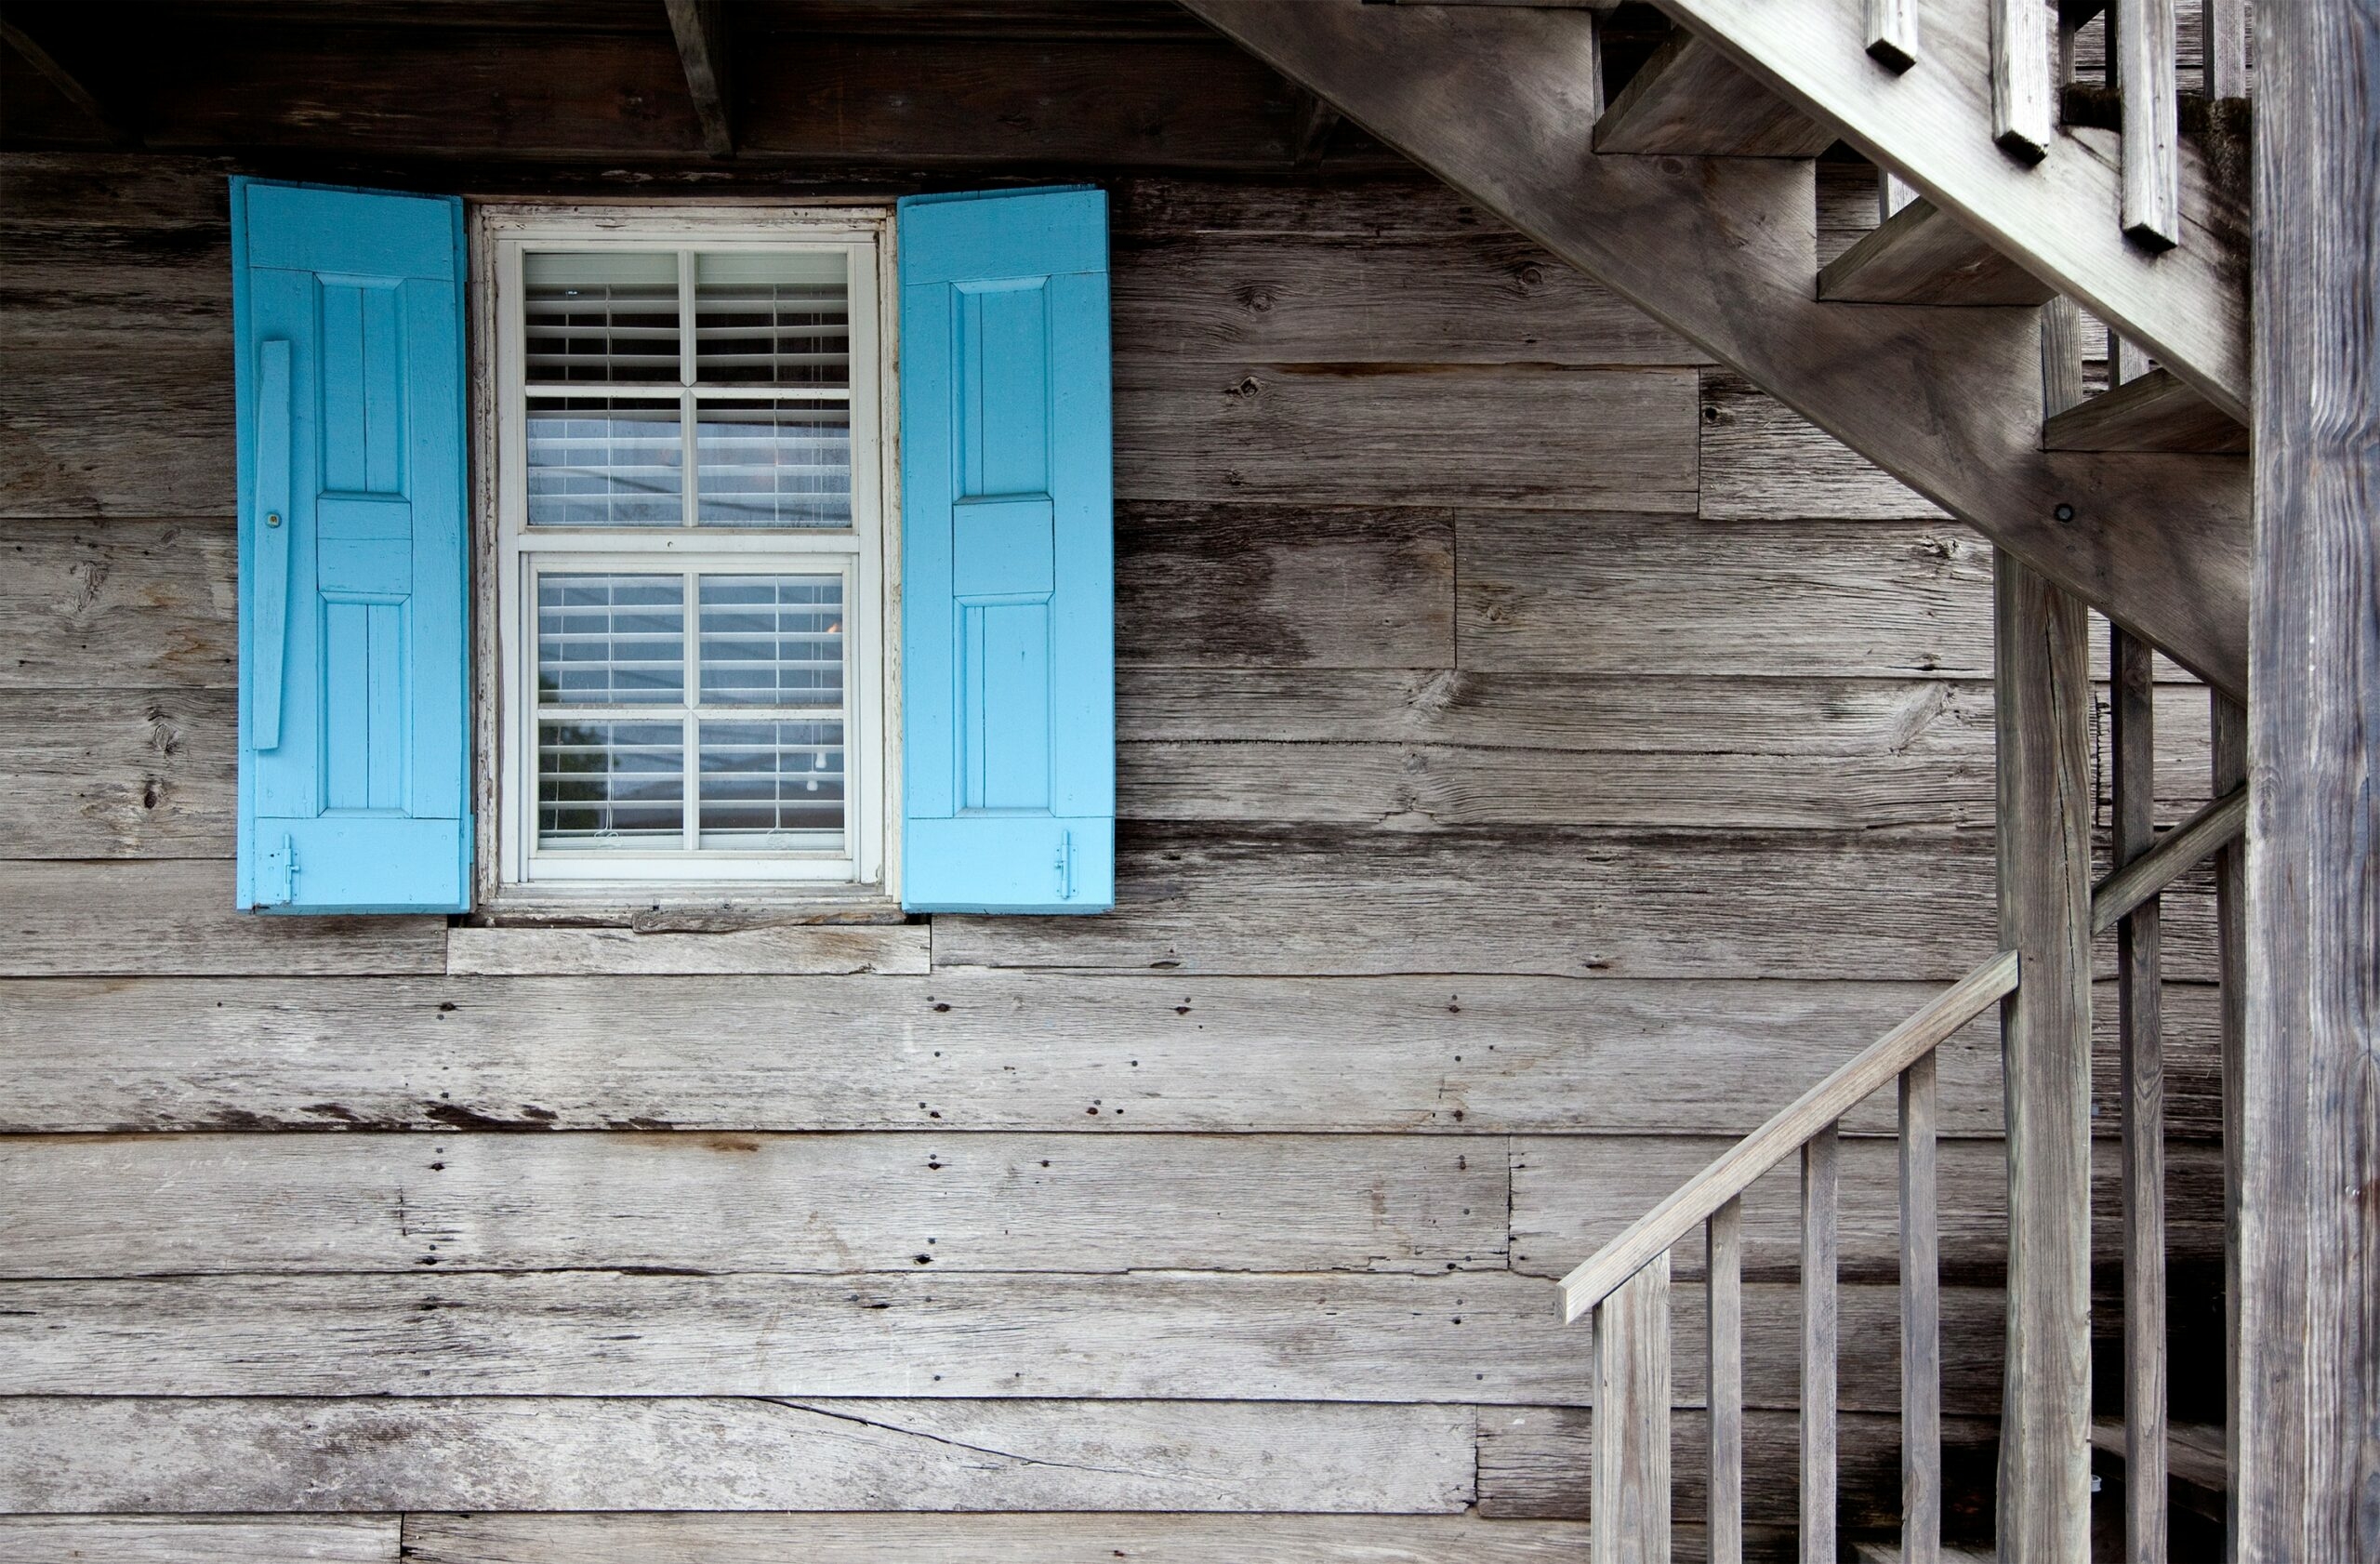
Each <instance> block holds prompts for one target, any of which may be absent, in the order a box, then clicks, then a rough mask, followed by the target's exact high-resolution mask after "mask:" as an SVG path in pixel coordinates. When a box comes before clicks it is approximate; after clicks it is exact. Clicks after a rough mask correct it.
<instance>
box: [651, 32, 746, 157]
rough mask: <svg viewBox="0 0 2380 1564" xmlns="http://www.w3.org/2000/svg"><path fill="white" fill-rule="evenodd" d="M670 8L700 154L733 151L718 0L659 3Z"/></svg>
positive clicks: (721, 153) (725, 155)
mask: <svg viewBox="0 0 2380 1564" xmlns="http://www.w3.org/2000/svg"><path fill="white" fill-rule="evenodd" d="M662 4H663V5H665V6H667V7H668V8H669V31H670V32H671V33H675V34H677V38H678V62H679V64H681V65H682V66H683V67H685V72H686V91H687V93H688V95H689V96H691V97H692V98H693V99H694V114H695V117H696V118H698V119H700V120H701V121H702V126H703V151H705V152H708V153H710V155H711V156H713V157H730V156H733V155H734V152H735V126H734V122H733V121H732V120H731V119H730V118H729V117H728V113H727V101H728V99H727V91H728V88H727V48H726V34H727V24H726V19H725V16H724V15H723V12H724V7H723V6H722V5H721V0H662Z"/></svg>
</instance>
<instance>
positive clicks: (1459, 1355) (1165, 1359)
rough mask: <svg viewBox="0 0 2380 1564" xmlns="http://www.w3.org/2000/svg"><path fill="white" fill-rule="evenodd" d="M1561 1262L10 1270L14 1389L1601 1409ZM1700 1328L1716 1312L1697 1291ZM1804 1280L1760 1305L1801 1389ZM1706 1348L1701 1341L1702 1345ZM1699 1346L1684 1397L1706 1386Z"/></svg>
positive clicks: (1956, 1400) (1776, 1378) (1782, 1370)
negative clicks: (676, 1270) (1359, 1273)
mask: <svg viewBox="0 0 2380 1564" xmlns="http://www.w3.org/2000/svg"><path fill="white" fill-rule="evenodd" d="M1549 1292H1550V1289H1549V1288H1548V1286H1547V1284H1546V1283H1545V1282H1543V1281H1541V1280H1539V1279H1535V1278H1529V1277H1516V1276H1512V1275H1508V1274H1505V1273H1502V1272H1491V1273H1487V1274H1474V1275H1469V1276H1451V1275H1441V1276H1436V1277H1341V1276H1314V1275H1308V1276H1186V1275H1182V1274H1179V1273H1174V1274H1168V1275H1153V1274H1148V1273H1141V1274H1137V1275H1132V1276H1116V1277H1082V1276H1051V1275H1035V1276H1018V1275H1005V1276H980V1275H979V1276H960V1275H952V1276H923V1275H920V1276H913V1277H912V1276H893V1277H883V1276H866V1275H858V1276H841V1277H814V1278H813V1277H787V1276H769V1277H755V1276H734V1277H721V1276H711V1277H680V1276H620V1275H615V1274H608V1273H604V1272H601V1271H564V1272H560V1273H554V1274H545V1275H528V1276H492V1275H471V1274H462V1275H452V1276H449V1275H437V1276H431V1275H428V1274H422V1273H417V1274H413V1275H407V1276H396V1277H390V1276H377V1277H376V1276H354V1275H349V1276H311V1277H277V1278H258V1277H203V1278H200V1277H184V1278H178V1279H159V1280H152V1281H89V1280H81V1281H11V1282H0V1345H5V1346H6V1351H5V1352H0V1393H5V1394H6V1395H8V1396H12V1397H14V1396H27V1395H34V1396H38V1395H70V1394H71V1395H82V1396H252V1395H273V1396H292V1395H294V1396H407V1397H423V1396H429V1397H448V1396H564V1395H571V1396H707V1397H809V1396H887V1397H891V1396H908V1397H918V1398H949V1397H995V1398H1010V1397H1047V1398H1083V1399H1098V1400H1115V1399H1146V1398H1157V1399H1182V1400H1228V1401H1275V1402H1293V1401H1308V1402H1328V1401H1353V1402H1366V1403H1421V1402H1436V1403H1449V1404H1464V1403H1474V1402H1475V1403H1502V1404H1525V1405H1533V1404H1543V1403H1566V1404H1582V1403H1584V1402H1586V1401H1587V1400H1589V1399H1590V1398H1591V1386H1590V1381H1589V1376H1588V1373H1587V1366H1586V1365H1585V1364H1583V1363H1581V1362H1580V1361H1579V1359H1580V1353H1579V1352H1578V1351H1577V1350H1576V1344H1577V1336H1578V1332H1576V1331H1575V1330H1570V1329H1567V1328H1566V1327H1564V1326H1563V1325H1562V1324H1561V1323H1560V1322H1559V1320H1558V1319H1557V1317H1556V1316H1555V1314H1554V1310H1553V1309H1552V1308H1551V1307H1549V1306H1548V1301H1549ZM1674 1303H1675V1319H1676V1324H1677V1329H1678V1331H1679V1332H1681V1333H1682V1339H1686V1340H1692V1339H1695V1338H1697V1337H1699V1334H1700V1333H1701V1331H1702V1326H1701V1323H1700V1321H1701V1320H1702V1319H1703V1316H1704V1308H1705V1305H1704V1299H1703V1292H1702V1289H1701V1287H1700V1286H1699V1284H1697V1285H1691V1286H1681V1287H1680V1288H1679V1289H1678V1290H1677V1293H1676V1296H1675V1300H1674ZM1799 1307H1800V1306H1799V1303H1798V1297H1797V1294H1796V1293H1795V1292H1794V1290H1793V1288H1792V1286H1790V1285H1784V1284H1778V1283H1774V1282H1770V1283H1760V1284H1754V1285H1753V1286H1752V1288H1751V1289H1750V1292H1749V1294H1748V1296H1747V1298H1746V1301H1745V1317H1746V1319H1747V1321H1748V1323H1747V1327H1746V1334H1745V1342H1744V1353H1745V1374H1746V1378H1745V1387H1746V1388H1745V1393H1746V1395H1747V1397H1748V1398H1750V1402H1751V1404H1752V1405H1753V1406H1756V1407H1772V1408H1778V1409H1790V1408H1791V1407H1792V1404H1793V1399H1794V1396H1795V1393H1796V1391H1795V1386H1796V1383H1797V1382H1796V1379H1795V1373H1796V1368H1795V1365H1796V1333H1797V1331H1798V1323H1797V1321H1798V1319H1799V1314H1798V1310H1799ZM1844 1310H1845V1316H1844V1317H1845V1322H1846V1325H1847V1326H1848V1327H1850V1329H1849V1330H1847V1331H1846V1335H1853V1336H1856V1337H1857V1339H1856V1340H1853V1341H1851V1342H1850V1343H1849V1344H1848V1345H1847V1346H1846V1350H1845V1359H1844V1364H1843V1371H1842V1384H1843V1394H1844V1397H1845V1404H1846V1405H1849V1406H1853V1407H1857V1408H1860V1409H1864V1410H1867V1411H1871V1412H1888V1411H1891V1410H1892V1409H1893V1408H1894V1407H1895V1406H1896V1405H1897V1395H1898V1391H1897V1385H1898V1381H1897V1356H1896V1354H1897V1350H1898V1347H1897V1340H1898V1337H1897V1325H1896V1323H1895V1321H1896V1320H1897V1311H1898V1304H1897V1294H1896V1293H1895V1292H1894V1290H1893V1289H1891V1288H1890V1287H1853V1288H1850V1289H1849V1290H1847V1291H1846V1292H1845V1298H1844ZM2001 1329H2002V1325H2001V1314H2000V1304H1999V1293H1998V1292H1996V1291H1994V1290H1989V1289H1970V1288H1953V1289H1951V1290H1950V1293H1949V1295H1948V1297H1947V1299H1946V1303H1945V1313H1944V1330H1945V1332H1946V1335H1947V1337H1948V1339H1949V1341H1950V1344H1951V1348H1952V1353H1951V1356H1952V1359H1953V1367H1952V1370H1951V1372H1950V1377H1949V1383H1948V1386H1947V1394H1948V1395H1949V1397H1950V1402H1951V1405H1952V1406H1953V1407H1954V1408H1955V1409H1958V1410H1964V1411H1966V1412H1990V1410H1991V1409H1992V1408H1993V1407H1994V1406H1996V1405H1997V1398H1998V1396H1999V1381H1998V1372H1997V1368H1996V1364H1997V1360H1998V1355H1997V1354H1996V1353H1995V1352H1994V1351H1993V1350H1992V1345H1993V1343H1994V1342H1995V1341H1996V1340H1997V1339H1998V1336H1999V1333H2000V1331H2001ZM1680 1357H1681V1360H1683V1359H1684V1358H1685V1357H1686V1355H1685V1354H1681V1355H1680ZM1702 1391H1703V1380H1702V1371H1701V1368H1700V1366H1699V1364H1697V1365H1694V1366H1692V1367H1690V1368H1686V1369H1684V1372H1681V1373H1680V1375H1679V1377H1678V1381H1677V1389H1676V1394H1677V1396H1678V1398H1680V1401H1681V1403H1682V1404H1697V1403H1699V1401H1700V1399H1701V1397H1702Z"/></svg>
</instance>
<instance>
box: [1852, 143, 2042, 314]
mask: <svg viewBox="0 0 2380 1564" xmlns="http://www.w3.org/2000/svg"><path fill="white" fill-rule="evenodd" d="M1891 177H1892V176H1890V175H1886V176H1885V178H1886V179H1890V178H1891ZM1904 188H1906V187H1904ZM1818 297H1819V298H1824V299H1829V300H1832V301H1834V302H1838V303H1845V304H1957V305H2030V304H2045V303H2047V302H2048V301H2049V300H2050V298H2052V290H2051V289H2050V288H2049V287H2047V286H2046V285H2043V283H2042V281H2041V280H2040V279H2039V278H2037V277H2035V276H2034V275H2033V274H2032V273H2031V272H2028V271H2026V270H2025V269H2024V268H2023V267H2021V266H2019V265H2017V264H2016V262H2015V261H2013V260H2010V259H2009V258H2007V257H2006V256H2004V255H2002V254H2001V253H2000V252H1999V251H1998V250H1995V249H1993V248H1992V247H1991V246H1990V245H1987V244H1985V243H1984V242H1983V241H1982V240H1980V239H1978V238H1977V237H1976V236H1975V234H1974V233H1973V232H1971V231H1970V230H1968V229H1967V227H1966V226H1965V225H1964V224H1963V223H1961V222H1960V221H1959V219H1956V218H1954V217H1951V216H1950V214H1949V213H1947V212H1945V211H1943V210H1942V209H1941V208H1940V207H1938V206H1937V205H1934V203H1932V202H1931V201H1927V200H1925V199H1924V197H1922V196H1921V197H1919V198H1917V199H1915V200H1912V201H1911V202H1909V203H1908V204H1907V205H1903V206H1902V207H1901V208H1900V210H1899V211H1897V212H1896V213H1894V214H1893V215H1892V216H1891V217H1889V218H1887V219H1884V221H1883V222H1881V223H1878V224H1877V225H1876V226H1875V227H1874V228H1873V229H1872V230H1871V231H1870V232H1868V233H1867V234H1866V235H1865V236H1863V237H1862V238H1861V239H1860V240H1859V242H1858V244H1856V245H1852V246H1851V247H1850V248H1849V249H1847V250H1845V251H1844V252H1843V253H1842V254H1841V255H1839V256H1837V257H1835V258H1834V259H1832V260H1831V261H1829V262H1828V263H1827V267H1826V270H1825V271H1823V272H1819V273H1818Z"/></svg>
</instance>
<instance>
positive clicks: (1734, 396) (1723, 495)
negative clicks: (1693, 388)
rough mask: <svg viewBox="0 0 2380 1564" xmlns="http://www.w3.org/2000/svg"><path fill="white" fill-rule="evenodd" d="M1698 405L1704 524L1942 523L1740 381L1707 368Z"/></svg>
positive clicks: (1930, 506) (1934, 510) (1891, 481)
mask: <svg viewBox="0 0 2380 1564" xmlns="http://www.w3.org/2000/svg"><path fill="white" fill-rule="evenodd" d="M1701 399H1702V401H1701V406H1702V440H1701V458H1702V493H1701V504H1700V508H1699V514H1700V515H1701V516H1703V517H1704V518H1705V519H1707V520H1711V521H1748V522H1749V521H1783V520H1787V519H1789V518H1790V519H1793V520H1797V521H1800V520H1806V519H1808V518H1812V517H1824V518H1829V519H1834V520H1841V521H1854V522H1883V521H1912V520H1932V519H1937V518H1942V517H1943V511H1942V509H1941V507H1939V506H1937V505H1936V504H1935V503H1934V502H1933V501H1931V500H1929V499H1927V498H1925V497H1924V496H1923V495H1920V494H1917V493H1915V492H1914V491H1913V490H1911V488H1910V487H1909V486H1908V485H1907V484H1902V483H1900V482H1899V481H1898V480H1897V479H1896V478H1894V477H1893V476H1892V475H1891V474H1890V473H1887V472H1886V471H1884V469H1882V468H1880V467H1878V466H1877V465H1876V464H1875V463H1874V462H1872V461H1870V460H1869V459H1868V458H1867V457H1863V456H1861V455H1859V454H1858V452H1857V451H1854V450H1852V449H1851V448H1850V447H1848V446H1846V445H1845V444H1843V443H1842V442H1841V441H1839V440H1837V439H1835V438H1834V437H1833V436H1832V435H1831V434H1828V433H1827V432H1826V431H1823V430H1821V429H1819V428H1818V426H1817V425H1816V424H1813V423H1811V422H1810V421H1809V420H1808V419H1807V418H1803V417H1802V416H1801V415H1800V414H1798V413H1796V412H1794V411H1793V410H1792V409H1791V408H1789V407H1787V406H1786V405H1785V404H1783V403H1781V402H1778V400H1776V399H1775V398H1774V397H1772V396H1769V395H1768V394H1767V393H1765V392H1764V391H1760V390H1759V389H1757V388H1756V387H1754V386H1753V385H1752V382H1751V381H1749V380H1747V379H1745V378H1743V377H1742V376H1740V375H1738V374H1735V373H1734V372H1732V371H1730V370H1725V369H1706V370H1704V371H1703V372H1702V380H1701Z"/></svg>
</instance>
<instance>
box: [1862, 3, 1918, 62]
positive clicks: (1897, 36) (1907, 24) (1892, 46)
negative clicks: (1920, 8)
mask: <svg viewBox="0 0 2380 1564" xmlns="http://www.w3.org/2000/svg"><path fill="white" fill-rule="evenodd" d="M1867 6H1868V58H1869V59H1871V60H1874V61H1875V62H1876V63H1877V64H1879V65H1881V66H1883V67H1884V69H1885V70H1887V71H1906V70H1908V69H1909V68H1910V67H1911V66H1912V65H1914V64H1916V63H1917V0H1867Z"/></svg>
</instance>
